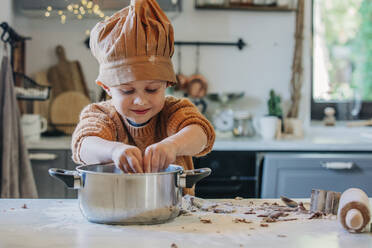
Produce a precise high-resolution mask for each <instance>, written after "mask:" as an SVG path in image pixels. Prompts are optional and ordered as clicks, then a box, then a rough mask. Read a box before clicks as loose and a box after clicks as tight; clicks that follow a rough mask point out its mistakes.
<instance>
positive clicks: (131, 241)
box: [0, 199, 372, 248]
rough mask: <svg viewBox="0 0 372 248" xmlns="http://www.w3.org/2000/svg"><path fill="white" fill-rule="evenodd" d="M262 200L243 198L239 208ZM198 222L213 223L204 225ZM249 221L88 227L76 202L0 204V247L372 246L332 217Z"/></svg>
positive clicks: (230, 218) (194, 219) (227, 217)
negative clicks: (271, 221)
mask: <svg viewBox="0 0 372 248" xmlns="http://www.w3.org/2000/svg"><path fill="white" fill-rule="evenodd" d="M226 201H227V200H226ZM234 201H235V202H234ZM263 201H264V200H252V199H244V200H240V201H239V205H240V206H243V205H245V204H247V205H248V203H250V204H253V202H254V204H262V203H263ZM267 201H269V200H267ZM271 201H273V200H271ZM230 202H234V204H235V203H236V202H237V200H230ZM271 203H272V202H271ZM271 203H270V204H271ZM24 204H26V205H24ZM22 206H25V207H26V208H22ZM305 206H306V205H305ZM333 217H334V216H333ZM200 218H209V219H210V220H211V221H212V223H211V224H208V223H207V224H204V223H202V222H201V221H200ZM235 218H251V219H250V220H252V222H250V223H243V222H236V221H234V219H235ZM254 218H256V216H253V215H247V214H245V216H243V217H241V216H239V215H238V214H237V213H235V214H234V213H233V214H215V213H210V212H208V213H202V214H199V215H198V214H193V215H191V216H185V215H181V216H179V217H177V218H176V219H174V220H173V221H170V222H168V223H165V224H160V225H150V226H146V225H144V226H119V225H116V226H111V225H102V224H94V223H90V222H88V221H87V220H86V219H85V218H84V217H83V216H82V214H81V213H80V210H79V205H78V200H65V199H53V200H51V199H37V200H30V199H0V247H2V248H3V247H29V248H32V247H37V248H40V247H48V248H49V247H89V248H95V247H110V248H115V247H179V248H181V247H198V248H200V247H275V248H284V247H285V248H291V247H296V248H297V247H302V248H306V247H317V248H321V247H326V248H350V247H358V248H367V247H372V235H371V234H370V233H362V234H351V233H348V232H347V231H345V230H344V229H343V228H341V227H340V226H339V224H338V222H337V220H336V219H335V218H330V217H327V218H324V219H311V220H310V219H308V217H307V216H306V218H301V217H298V219H297V220H295V221H279V222H276V223H269V224H268V226H267V227H262V226H261V224H260V222H259V221H258V220H257V221H256V220H255V219H254ZM172 244H174V245H173V246H172Z"/></svg>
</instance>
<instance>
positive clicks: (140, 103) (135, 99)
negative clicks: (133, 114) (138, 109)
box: [133, 96, 146, 105]
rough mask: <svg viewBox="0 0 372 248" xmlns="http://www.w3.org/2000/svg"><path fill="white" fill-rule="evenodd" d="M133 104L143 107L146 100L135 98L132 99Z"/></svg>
mask: <svg viewBox="0 0 372 248" xmlns="http://www.w3.org/2000/svg"><path fill="white" fill-rule="evenodd" d="M133 103H134V104H136V105H145V104H146V99H145V98H144V97H143V96H137V97H136V98H134V101H133Z"/></svg>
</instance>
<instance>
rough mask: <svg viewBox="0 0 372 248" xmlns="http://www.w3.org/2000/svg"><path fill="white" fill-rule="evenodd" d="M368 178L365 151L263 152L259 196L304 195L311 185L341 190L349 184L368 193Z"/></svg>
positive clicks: (371, 171) (371, 167) (370, 158)
mask: <svg viewBox="0 0 372 248" xmlns="http://www.w3.org/2000/svg"><path fill="white" fill-rule="evenodd" d="M371 178H372V155H371V154H369V153H267V154H266V155H265V156H264V162H263V175H262V194H261V197H262V198H276V197H280V196H281V195H285V196H288V197H294V198H307V197H310V195H311V189H313V188H317V189H325V190H332V191H338V192H343V191H344V190H346V189H348V188H350V187H357V188H361V189H363V190H364V191H365V192H366V193H367V194H368V195H369V196H371V195H372V180H371Z"/></svg>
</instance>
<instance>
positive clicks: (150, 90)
mask: <svg viewBox="0 0 372 248" xmlns="http://www.w3.org/2000/svg"><path fill="white" fill-rule="evenodd" d="M146 91H147V92H148V93H155V92H156V91H158V89H146Z"/></svg>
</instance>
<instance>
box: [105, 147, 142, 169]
mask: <svg viewBox="0 0 372 248" xmlns="http://www.w3.org/2000/svg"><path fill="white" fill-rule="evenodd" d="M112 161H113V162H114V163H115V166H116V167H118V168H119V169H121V170H122V171H124V173H143V162H142V152H141V150H140V149H139V148H138V147H135V146H131V145H125V144H120V145H118V146H116V147H115V148H114V149H113V150H112Z"/></svg>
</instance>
